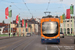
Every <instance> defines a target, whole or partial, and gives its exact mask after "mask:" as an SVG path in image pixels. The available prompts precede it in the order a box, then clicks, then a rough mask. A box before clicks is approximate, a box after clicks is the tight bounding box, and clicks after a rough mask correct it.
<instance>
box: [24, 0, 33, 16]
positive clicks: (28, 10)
mask: <svg viewBox="0 0 75 50" xmlns="http://www.w3.org/2000/svg"><path fill="white" fill-rule="evenodd" d="M23 2H24V0H23ZM24 5H25V6H26V8H27V9H28V11H29V13H30V14H31V15H32V16H33V14H32V13H31V11H30V9H29V8H28V6H27V5H26V3H25V2H24Z"/></svg>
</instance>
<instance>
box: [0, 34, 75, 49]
mask: <svg viewBox="0 0 75 50" xmlns="http://www.w3.org/2000/svg"><path fill="white" fill-rule="evenodd" d="M74 39H75V37H67V36H66V37H65V38H61V39H60V44H50V43H47V44H41V39H40V36H38V35H33V36H31V37H13V38H7V39H2V40H0V50H75V44H74Z"/></svg>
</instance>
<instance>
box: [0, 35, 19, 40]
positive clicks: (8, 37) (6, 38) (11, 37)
mask: <svg viewBox="0 0 75 50" xmlns="http://www.w3.org/2000/svg"><path fill="white" fill-rule="evenodd" d="M16 37H17V36H15V37H3V38H0V40H3V39H9V38H16ZM19 37H20V36H19Z"/></svg>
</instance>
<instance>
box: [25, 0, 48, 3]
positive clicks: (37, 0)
mask: <svg viewBox="0 0 75 50" xmlns="http://www.w3.org/2000/svg"><path fill="white" fill-rule="evenodd" d="M48 1H49V0H26V3H35V4H41V3H47V2H48Z"/></svg>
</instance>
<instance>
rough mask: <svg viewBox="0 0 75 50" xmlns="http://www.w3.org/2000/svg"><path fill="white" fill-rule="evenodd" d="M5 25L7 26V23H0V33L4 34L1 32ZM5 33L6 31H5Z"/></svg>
mask: <svg viewBox="0 0 75 50" xmlns="http://www.w3.org/2000/svg"><path fill="white" fill-rule="evenodd" d="M5 27H8V24H3V23H0V34H4V33H3V30H4V28H5ZM6 34H7V33H6Z"/></svg>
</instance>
